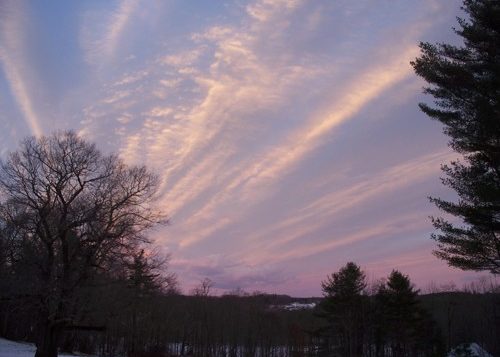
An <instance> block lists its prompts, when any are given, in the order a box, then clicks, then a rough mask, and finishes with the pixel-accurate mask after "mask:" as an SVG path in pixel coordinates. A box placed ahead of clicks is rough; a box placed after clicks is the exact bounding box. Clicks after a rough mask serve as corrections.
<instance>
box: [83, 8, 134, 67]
mask: <svg viewBox="0 0 500 357" xmlns="http://www.w3.org/2000/svg"><path fill="white" fill-rule="evenodd" d="M137 9H138V0H120V2H119V3H118V5H117V7H116V8H115V9H114V10H113V11H112V12H111V13H109V14H107V15H106V17H105V18H104V19H103V15H102V14H101V13H95V12H90V13H86V14H84V17H83V24H84V25H83V27H82V29H81V33H80V43H81V46H82V48H83V50H84V53H85V58H86V60H87V61H88V62H90V63H92V64H96V65H98V66H103V65H104V64H109V63H112V61H113V60H114V56H115V54H116V51H117V49H118V47H119V46H120V41H121V40H123V33H124V32H125V30H126V28H127V25H129V23H130V21H131V18H132V17H133V15H134V13H135V11H136V10H137ZM99 22H102V23H100V24H99Z"/></svg>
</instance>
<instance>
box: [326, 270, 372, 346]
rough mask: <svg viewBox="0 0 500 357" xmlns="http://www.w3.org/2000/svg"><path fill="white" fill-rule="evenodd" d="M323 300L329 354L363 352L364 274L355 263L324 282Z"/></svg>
mask: <svg viewBox="0 0 500 357" xmlns="http://www.w3.org/2000/svg"><path fill="white" fill-rule="evenodd" d="M321 288H322V290H323V295H324V297H325V298H324V299H323V301H322V302H321V305H320V309H321V312H320V316H321V317H323V318H325V319H326V321H327V327H326V329H325V330H324V331H323V336H324V337H325V339H326V341H325V342H326V347H325V348H326V350H327V351H325V352H327V353H328V354H330V353H334V354H335V355H339V356H360V355H361V354H362V351H363V321H362V318H363V300H364V297H363V295H362V293H363V291H364V289H365V288H366V279H365V274H364V273H363V271H362V270H361V269H360V267H359V266H357V265H356V264H355V263H353V262H349V263H347V264H346V265H345V266H344V267H342V268H341V269H340V270H339V271H338V272H336V273H333V274H331V275H330V276H328V277H327V279H326V280H325V281H323V282H322V283H321Z"/></svg>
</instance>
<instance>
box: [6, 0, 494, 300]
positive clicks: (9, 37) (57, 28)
mask: <svg viewBox="0 0 500 357" xmlns="http://www.w3.org/2000/svg"><path fill="white" fill-rule="evenodd" d="M460 3H461V2H460V1H455V0H453V1H452V0H447V1H441V0H421V1H414V0H406V1H404V0H397V1H394V0H390V1H389V0H380V1H374V0H356V1H352V0H324V1H321V0H309V1H308V0H256V1H249V2H245V1H243V0H235V1H216V0H199V1H197V0H184V1H180V0H179V1H167V0H164V1H163V0H156V1H155V0H141V1H139V0H123V1H101V0H94V1H78V2H77V1H63V0H61V1H34V0H33V1H31V2H28V1H21V0H11V1H9V0H4V1H2V2H0V122H1V125H2V126H1V129H2V130H0V153H1V156H2V157H4V156H5V154H6V153H7V152H8V151H10V150H15V149H16V147H17V145H18V143H19V141H20V140H21V139H22V138H23V137H25V136H28V135H43V134H49V133H51V132H52V131H53V130H55V129H74V130H75V131H77V132H78V133H80V134H81V135H82V136H84V137H85V138H87V139H89V140H91V141H95V142H96V143H97V144H98V146H99V147H100V148H101V149H102V150H103V151H104V152H107V153H108V152H117V153H119V154H120V155H121V157H122V158H123V160H124V161H125V162H126V163H128V164H146V165H147V166H148V167H149V168H151V169H152V170H153V171H155V172H157V173H158V174H159V176H160V177H161V179H162V184H161V188H160V198H159V204H160V206H161V208H162V209H163V210H164V211H166V212H167V213H168V214H169V216H170V218H171V224H170V225H169V226H168V227H162V228H159V229H157V230H155V231H152V232H151V233H150V234H151V237H152V238H154V239H155V241H156V242H157V243H158V244H159V245H160V246H161V247H162V248H163V249H164V251H165V252H169V253H170V254H171V256H172V259H171V264H170V269H171V270H172V271H174V272H176V273H177V274H178V276H179V280H180V282H181V286H182V288H183V291H184V292H189V290H190V289H191V288H192V287H193V285H195V284H196V283H197V282H198V281H199V280H201V279H203V278H205V277H208V278H210V279H212V280H213V281H214V282H215V287H216V288H217V289H218V291H219V292H223V291H224V290H226V289H234V288H237V287H240V288H243V289H245V290H246V291H250V292H251V291H254V290H261V291H266V292H269V293H287V294H291V295H296V296H311V295H320V294H321V290H320V282H321V280H323V279H325V277H326V275H327V274H329V273H332V272H334V271H336V270H338V269H339V268H340V267H341V266H342V265H344V264H345V263H346V262H348V261H355V262H357V263H358V264H359V265H360V266H361V267H362V268H363V269H365V271H366V272H367V276H368V278H369V279H370V280H375V279H377V278H380V277H383V276H386V275H387V274H388V273H390V271H391V270H392V269H393V268H397V269H399V270H401V271H402V272H404V273H406V274H409V275H410V278H411V279H412V280H413V281H414V282H415V283H416V284H417V286H418V287H420V288H422V289H425V288H426V286H427V285H428V284H429V283H430V282H431V281H434V282H435V283H436V284H437V285H440V284H445V283H448V282H450V281H451V280H453V281H454V282H455V283H456V284H457V285H458V286H462V285H463V284H464V283H467V282H470V281H471V280H473V279H477V277H478V276H479V275H478V274H473V273H464V272H462V271H459V270H455V269H451V268H448V267H447V266H446V264H445V263H443V262H441V261H439V260H438V259H437V258H435V257H434V256H433V255H432V254H431V251H432V249H433V247H435V243H434V242H433V241H432V240H431V239H430V238H429V236H430V233H431V232H432V231H433V228H432V226H431V223H430V220H429V219H428V216H430V215H433V214H436V213H437V211H436V209H435V208H434V207H433V206H432V205H431V204H430V203H429V202H428V199H427V196H429V195H433V196H441V197H446V198H452V197H454V196H453V193H452V192H450V191H449V190H447V189H446V188H444V187H443V186H442V185H441V183H440V180H439V177H440V176H441V172H440V164H441V163H444V162H447V161H449V160H451V159H454V158H456V157H457V155H456V154H454V153H453V152H451V151H450V149H448V147H447V141H448V138H447V137H446V136H444V135H443V134H442V130H441V126H440V125H439V124H438V123H436V122H433V121H431V120H429V119H428V118H427V117H426V116H425V115H424V114H423V113H421V112H420V111H419V109H418V106H417V103H418V102H420V101H423V100H430V98H425V97H424V96H423V95H422V94H421V92H422V90H421V89H422V86H423V85H424V83H423V82H422V80H420V79H419V78H417V77H416V75H415V74H414V73H413V70H412V68H411V66H410V64H409V62H410V61H411V60H412V59H414V58H415V57H417V56H418V54H419V50H418V42H419V41H430V42H436V41H441V42H455V43H456V41H457V38H456V36H455V35H454V34H453V32H452V30H451V28H452V27H453V26H456V16H461V15H462V14H461V12H460ZM481 275H483V276H484V275H485V274H481Z"/></svg>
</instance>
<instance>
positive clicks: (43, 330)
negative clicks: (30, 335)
mask: <svg viewBox="0 0 500 357" xmlns="http://www.w3.org/2000/svg"><path fill="white" fill-rule="evenodd" d="M39 331H40V332H39V335H38V340H37V343H36V353H35V357H57V347H58V342H59V337H60V329H59V328H57V327H55V326H54V325H53V324H52V323H51V322H50V321H48V320H46V321H44V322H43V323H41V324H40V330H39Z"/></svg>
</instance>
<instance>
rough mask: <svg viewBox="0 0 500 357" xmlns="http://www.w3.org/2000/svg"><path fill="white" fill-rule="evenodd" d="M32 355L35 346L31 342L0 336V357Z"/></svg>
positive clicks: (31, 356) (63, 356)
mask: <svg viewBox="0 0 500 357" xmlns="http://www.w3.org/2000/svg"><path fill="white" fill-rule="evenodd" d="M34 355H35V346H34V345H33V344H31V343H24V342H13V341H9V340H5V339H3V338H0V357H33V356H34ZM59 357H75V355H68V354H59Z"/></svg>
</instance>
